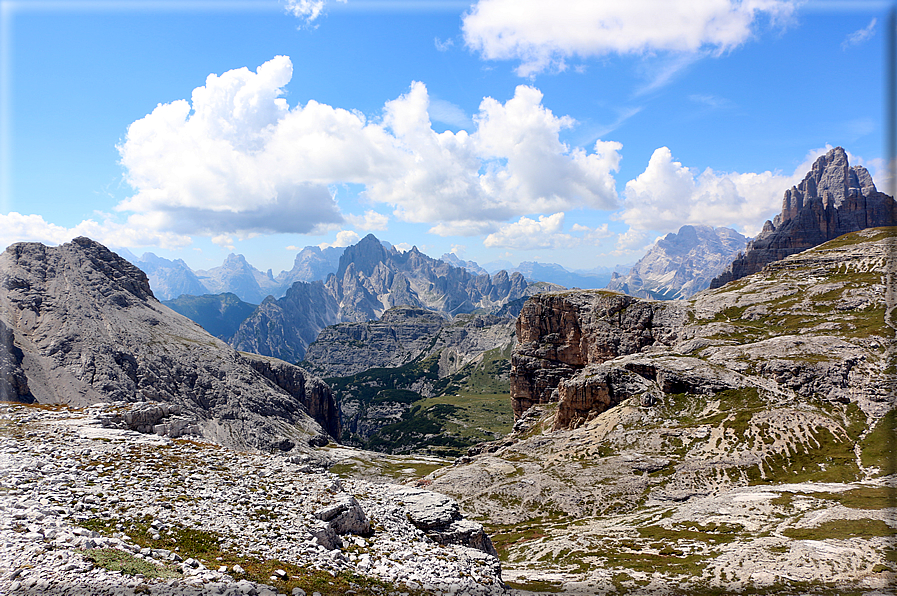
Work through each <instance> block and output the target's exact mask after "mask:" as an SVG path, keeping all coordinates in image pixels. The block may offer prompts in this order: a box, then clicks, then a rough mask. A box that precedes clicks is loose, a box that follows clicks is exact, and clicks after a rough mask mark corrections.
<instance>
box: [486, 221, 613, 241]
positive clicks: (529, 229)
mask: <svg viewBox="0 0 897 596" xmlns="http://www.w3.org/2000/svg"><path fill="white" fill-rule="evenodd" d="M563 230H564V213H563V212H561V213H555V214H554V215H548V216H545V215H540V216H539V219H538V220H534V219H530V218H528V217H521V218H520V220H519V221H516V222H514V223H511V224H508V225H506V226H502V227H501V229H500V230H499V231H497V232H495V233H493V234H489V235H488V236H486V239H485V240H484V241H483V244H485V245H486V246H489V247H504V248H514V249H520V250H532V249H540V248H574V247H577V246H583V245H594V244H597V243H598V242H599V241H600V240H602V239H604V238H608V237H610V236H611V235H612V234H611V233H610V232H609V231H608V229H607V224H602V225H600V226H599V227H597V228H595V229H592V228H589V227H587V226H583V225H580V224H573V227H572V228H571V229H570V231H571V232H573V233H572V234H571V233H567V232H564V231H563Z"/></svg>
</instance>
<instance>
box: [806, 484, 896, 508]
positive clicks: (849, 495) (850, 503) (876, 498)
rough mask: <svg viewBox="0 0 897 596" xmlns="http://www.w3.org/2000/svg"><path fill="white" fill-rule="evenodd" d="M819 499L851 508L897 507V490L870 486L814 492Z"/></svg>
mask: <svg viewBox="0 0 897 596" xmlns="http://www.w3.org/2000/svg"><path fill="white" fill-rule="evenodd" d="M813 496H814V497H816V498H817V499H825V500H828V501H835V502H837V503H839V504H841V505H843V506H844V507H849V508H851V509H866V510H875V509H887V508H888V507H897V491H895V489H893V488H887V487H880V486H870V487H863V488H854V489H851V490H846V491H844V492H840V493H813Z"/></svg>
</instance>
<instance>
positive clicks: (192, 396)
mask: <svg viewBox="0 0 897 596" xmlns="http://www.w3.org/2000/svg"><path fill="white" fill-rule="evenodd" d="M261 371H268V372H269V373H270V374H265V373H263V372H261ZM275 372H276V374H275ZM270 377H274V378H270ZM278 379H285V381H284V385H279V384H278V382H279V381H278ZM300 379H302V381H301V382H300ZM0 391H2V393H3V398H4V399H8V400H11V401H23V402H34V401H37V402H39V403H60V404H68V405H73V406H79V407H80V406H85V405H89V404H92V403H97V402H126V403H132V402H134V403H136V402H141V403H142V402H150V403H157V404H159V403H164V404H172V405H175V406H177V408H176V409H177V410H178V411H179V412H180V414H181V415H187V416H190V417H192V418H193V419H194V421H195V426H196V428H197V429H199V431H200V432H201V433H202V434H203V436H205V437H206V438H207V439H210V440H214V441H219V442H221V443H223V444H226V445H230V446H233V447H239V448H244V449H245V448H254V449H269V448H272V447H280V448H288V449H289V448H292V446H295V445H297V444H301V443H304V442H307V440H308V439H309V437H310V436H317V435H321V434H323V433H324V432H325V431H324V429H322V426H324V427H326V428H329V429H334V428H336V431H338V426H337V427H334V423H335V424H337V425H338V419H337V418H336V410H335V405H334V404H333V397H332V394H331V393H330V390H329V388H327V387H326V385H323V384H322V383H319V382H318V381H316V380H314V379H313V378H312V377H311V376H310V375H307V373H305V372H304V371H301V370H300V369H298V368H296V367H294V366H292V365H290V364H287V363H278V362H277V361H274V360H273V359H267V360H263V361H258V362H256V358H255V357H252V356H246V355H241V354H239V353H237V352H236V351H234V350H233V349H232V348H230V347H229V346H228V345H227V344H225V343H224V342H222V341H220V340H218V339H217V338H215V337H213V336H211V335H209V334H208V333H207V332H206V331H204V330H203V329H202V328H201V327H200V326H199V325H196V324H195V323H193V322H192V321H190V320H189V319H187V318H186V317H183V316H181V315H179V314H177V313H176V312H174V311H172V310H171V309H169V308H167V307H166V306H164V305H162V304H161V303H160V302H159V301H158V300H157V299H156V298H155V297H154V296H153V293H152V290H151V289H150V286H149V282H148V279H147V276H146V274H145V273H144V272H143V271H141V270H140V269H138V268H137V267H135V266H134V265H132V264H131V263H129V262H128V261H126V260H125V259H123V258H121V257H119V256H118V255H117V254H115V253H113V252H112V251H110V250H108V249H107V248H106V247H104V246H103V245H101V244H99V243H97V242H94V241H93V240H90V239H88V238H76V239H75V240H73V241H72V242H71V243H68V244H63V245H61V246H56V247H47V246H44V245H42V244H37V243H19V244H14V245H12V246H10V247H9V248H8V249H7V250H6V251H5V252H4V253H2V254H0ZM325 402H326V403H325ZM166 411H167V410H166ZM309 411H313V412H318V413H321V420H320V421H319V422H316V421H315V420H313V419H312V417H311V416H309ZM162 426H164V424H162ZM188 426H192V425H188Z"/></svg>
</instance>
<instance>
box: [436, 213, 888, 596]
mask: <svg viewBox="0 0 897 596" xmlns="http://www.w3.org/2000/svg"><path fill="white" fill-rule="evenodd" d="M895 241H897V228H868V229H863V230H860V231H857V232H852V233H850V234H847V235H844V236H840V237H838V238H836V239H834V240H831V241H829V242H827V243H824V244H822V245H820V246H818V247H816V248H813V249H810V250H807V251H804V252H802V253H799V254H795V255H791V256H789V257H787V258H785V259H783V260H781V261H777V262H775V263H771V264H768V265H767V266H766V267H765V268H764V269H763V270H762V271H760V272H758V273H754V274H751V275H748V276H746V277H744V278H742V279H740V280H737V281H735V282H732V283H729V284H726V285H725V286H724V287H721V288H718V289H714V290H707V291H705V292H702V293H700V294H698V295H696V296H694V297H692V298H691V299H689V300H683V301H676V302H669V301H667V302H661V301H653V300H643V299H638V298H632V297H629V296H624V295H619V294H612V293H610V292H586V291H577V292H562V293H550V294H545V295H540V296H535V297H532V298H530V299H529V301H528V302H527V304H526V305H525V306H524V308H523V310H522V312H521V316H520V318H519V342H520V343H519V344H518V348H517V349H516V351H515V353H514V356H513V358H514V367H513V370H512V383H513V384H512V392H513V397H514V399H515V404H514V405H515V409H516V411H517V412H518V418H517V421H516V422H515V425H514V431H513V432H512V433H511V434H509V435H507V436H506V437H503V438H502V439H499V440H497V441H493V442H491V443H485V444H481V445H478V446H476V447H475V448H474V449H472V450H470V451H469V452H468V456H467V457H464V458H461V459H459V460H458V461H456V462H455V465H453V466H449V467H446V468H443V469H441V470H438V471H436V472H434V473H432V474H430V475H428V476H427V477H426V478H425V482H426V484H427V486H428V487H429V488H431V489H434V490H438V491H439V492H442V493H446V494H449V495H451V496H453V497H455V498H456V499H457V500H458V501H459V503H460V504H461V506H462V507H463V508H464V509H465V510H466V511H468V512H470V513H471V514H472V515H476V516H477V518H478V519H480V520H482V521H484V523H486V524H487V525H488V527H491V528H494V533H493V534H492V539H493V541H494V543H495V545H496V548H497V550H498V552H499V554H500V555H501V557H502V560H503V562H504V564H505V565H504V568H503V574H504V577H505V578H506V579H510V578H526V579H527V580H528V581H532V582H535V581H540V582H557V584H556V585H558V584H560V583H563V585H564V587H565V588H570V587H571V586H572V587H573V588H574V589H575V590H579V591H574V593H583V594H590V593H604V592H607V593H612V592H613V593H621V592H628V593H633V592H634V593H639V594H671V593H684V594H689V593H696V594H702V593H736V592H745V591H756V592H767V593H772V592H773V591H774V592H776V593H777V594H787V595H794V596H796V595H798V594H807V593H811V592H818V593H828V594H838V593H845V592H848V591H850V590H852V589H856V590H857V591H865V590H867V589H869V586H873V585H874V586H876V587H877V588H876V589H881V590H884V591H888V590H887V589H886V588H885V586H893V585H894V583H893V582H894V578H895V572H897V566H895V565H894V563H893V557H892V554H891V553H892V550H893V539H892V537H893V536H894V532H895V531H897V520H895V519H894V516H893V511H894V509H893V507H894V489H893V487H894V484H893V482H894V477H895V476H894V475H895V473H897V470H895V460H894V457H893V454H894V451H893V445H894V444H895V435H894V429H895V420H897V408H895V403H894V400H893V396H894V393H893V389H894V387H895V383H897V374H895V368H894V362H895V357H897V352H895V343H894V334H895V326H897V319H895V316H894V315H895V307H897V295H895V293H894V288H895V275H897V269H895V261H894V254H895V248H897V246H895ZM530 404H533V405H532V406H530ZM527 407H529V409H527V410H526V411H525V412H522V413H521V411H522V410H524V409H525V408H527ZM571 591H572V590H571ZM890 591H893V590H890Z"/></svg>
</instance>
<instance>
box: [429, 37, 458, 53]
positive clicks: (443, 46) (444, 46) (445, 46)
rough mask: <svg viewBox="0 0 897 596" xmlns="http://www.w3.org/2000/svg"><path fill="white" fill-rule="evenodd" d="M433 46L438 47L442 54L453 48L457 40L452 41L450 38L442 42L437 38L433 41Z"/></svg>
mask: <svg viewBox="0 0 897 596" xmlns="http://www.w3.org/2000/svg"><path fill="white" fill-rule="evenodd" d="M433 44H434V45H435V46H436V49H437V50H439V51H440V52H447V51H449V50H450V49H451V48H452V46H454V45H455V40H454V39H452V38H451V37H449V38H448V39H446V40H442V39H439V38H438V37H436V38H434V39H433Z"/></svg>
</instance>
